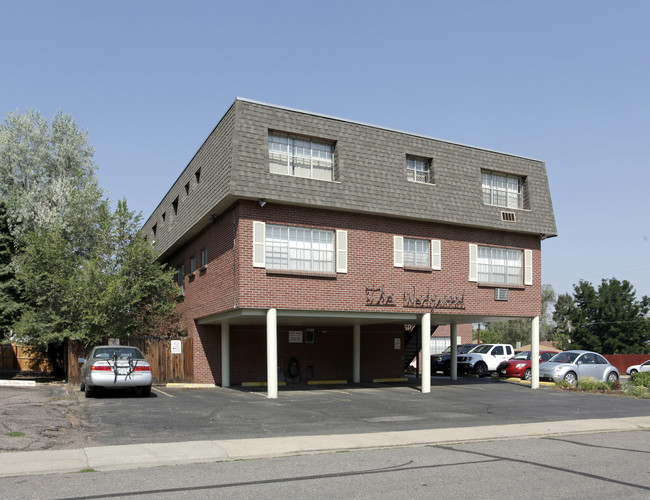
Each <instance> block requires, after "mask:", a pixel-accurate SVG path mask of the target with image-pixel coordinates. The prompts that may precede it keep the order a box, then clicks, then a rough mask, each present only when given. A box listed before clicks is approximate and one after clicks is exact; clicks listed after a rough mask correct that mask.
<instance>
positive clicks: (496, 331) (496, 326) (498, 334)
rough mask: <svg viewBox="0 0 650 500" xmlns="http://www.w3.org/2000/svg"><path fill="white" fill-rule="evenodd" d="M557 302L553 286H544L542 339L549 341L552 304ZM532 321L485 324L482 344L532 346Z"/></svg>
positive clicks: (518, 320)
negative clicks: (518, 343)
mask: <svg viewBox="0 0 650 500" xmlns="http://www.w3.org/2000/svg"><path fill="white" fill-rule="evenodd" d="M553 302H555V292H554V291H553V287H552V286H551V285H542V314H541V316H540V339H548V338H549V337H550V332H551V331H552V324H551V318H550V314H549V310H550V306H551V304H552V303H553ZM531 328H532V326H531V321H530V319H528V318H521V319H511V320H508V321H494V322H490V323H486V324H485V328H484V330H483V331H482V332H481V343H484V344H501V343H505V344H512V345H513V346H516V345H517V342H521V345H526V344H530V336H531Z"/></svg>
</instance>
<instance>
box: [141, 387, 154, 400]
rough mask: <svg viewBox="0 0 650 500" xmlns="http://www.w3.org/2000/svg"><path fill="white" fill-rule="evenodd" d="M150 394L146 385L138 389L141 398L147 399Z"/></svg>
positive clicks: (149, 388)
mask: <svg viewBox="0 0 650 500" xmlns="http://www.w3.org/2000/svg"><path fill="white" fill-rule="evenodd" d="M150 394H151V386H150V385H148V386H146V387H140V396H142V397H143V398H148V397H149V395H150Z"/></svg>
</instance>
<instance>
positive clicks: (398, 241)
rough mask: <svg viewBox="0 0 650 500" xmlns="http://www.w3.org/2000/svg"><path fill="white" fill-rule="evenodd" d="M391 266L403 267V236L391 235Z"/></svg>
mask: <svg viewBox="0 0 650 500" xmlns="http://www.w3.org/2000/svg"><path fill="white" fill-rule="evenodd" d="M393 266H395V267H404V237H403V236H393Z"/></svg>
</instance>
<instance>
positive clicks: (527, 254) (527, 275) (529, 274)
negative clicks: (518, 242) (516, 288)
mask: <svg viewBox="0 0 650 500" xmlns="http://www.w3.org/2000/svg"><path fill="white" fill-rule="evenodd" d="M532 284H533V251H532V250H524V285H532Z"/></svg>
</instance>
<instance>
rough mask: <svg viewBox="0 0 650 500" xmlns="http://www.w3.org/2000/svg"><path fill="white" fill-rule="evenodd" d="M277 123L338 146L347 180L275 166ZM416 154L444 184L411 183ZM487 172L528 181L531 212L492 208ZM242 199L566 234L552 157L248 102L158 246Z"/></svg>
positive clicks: (217, 134) (209, 154) (196, 168)
mask: <svg viewBox="0 0 650 500" xmlns="http://www.w3.org/2000/svg"><path fill="white" fill-rule="evenodd" d="M269 130H272V131H281V132H284V133H288V134H296V135H301V136H309V137H313V138H317V139H323V140H326V141H331V142H332V143H334V144H335V157H336V160H335V163H336V166H337V170H338V173H339V178H338V180H337V181H335V182H328V181H320V180H314V179H306V178H300V177H295V176H289V175H278V174H272V173H270V172H269V164H268V133H269ZM407 155H416V156H421V157H425V158H430V159H431V161H432V169H433V176H434V180H435V184H422V183H415V182H409V181H408V180H407V177H406V156H407ZM482 170H490V171H494V172H499V173H505V174H511V175H516V176H519V177H522V178H524V179H525V186H526V192H525V198H526V206H525V209H522V210H511V209H503V208H501V207H496V206H490V205H485V204H484V203H483V198H482V189H481V171H482ZM197 172H200V177H199V181H198V182H197V176H196V174H197ZM188 188H189V192H187V193H186V191H187V189H188ZM177 197H178V213H177V214H174V209H173V206H172V202H173V201H174V200H175V199H176V198H177ZM239 198H246V199H258V198H264V199H266V200H268V201H272V202H275V203H284V204H292V205H305V206H315V207H321V208H325V209H334V210H342V211H352V212H364V213H372V214H377V215H384V216H390V217H397V218H409V219H420V220H426V221H434V222H440V223H448V224H454V225H463V226H472V227H480V228H488V229H497V230H503V231H513V232H522V233H528V234H539V235H544V237H551V236H556V235H557V231H556V226H555V217H554V214H553V205H552V202H551V195H550V191H549V186H548V179H547V176H546V167H545V165H544V163H543V162H542V161H539V160H534V159H531V158H524V157H521V156H515V155H510V154H506V153H500V152H496V151H489V150H485V149H480V148H476V147H471V146H466V145H462V144H456V143H451V142H447V141H442V140H439V139H433V138H430V137H424V136H419V135H415V134H412V133H407V132H400V131H396V130H391V129H386V128H381V127H375V126H372V125H367V124H363V123H359V122H354V121H349V120H343V119H340V118H334V117H329V116H324V115H317V114H313V113H308V112H305V111H299V110H293V109H288V108H283V107H279V106H273V105H269V104H263V103H259V102H256V101H250V100H246V99H237V100H236V101H235V102H234V103H233V105H232V106H231V107H230V109H229V110H228V112H227V113H226V114H225V115H224V116H223V118H222V119H221V120H220V122H219V124H218V125H217V126H216V127H215V129H214V130H213V131H212V133H211V134H210V136H209V137H208V138H207V139H206V141H205V142H204V143H203V145H202V146H201V148H200V149H199V151H198V152H197V153H196V155H195V156H194V158H192V160H191V161H190V163H189V164H188V166H187V167H186V168H185V170H184V171H183V172H182V173H181V175H180V176H179V178H178V179H177V180H176V182H175V183H174V184H173V186H172V188H171V189H170V190H169V192H168V193H167V194H166V196H165V197H164V198H163V200H162V202H161V203H160V205H159V206H158V207H157V208H156V210H155V211H154V213H153V214H152V215H151V217H150V218H149V220H148V221H147V222H146V223H145V225H144V227H143V231H144V233H145V234H146V235H147V236H148V237H149V238H152V237H153V236H152V228H153V226H154V225H156V236H155V239H156V240H157V248H158V250H159V251H160V252H161V253H162V254H166V253H168V252H169V251H171V250H173V249H174V248H175V247H177V246H178V245H179V244H182V243H183V242H184V241H186V240H188V239H189V238H190V237H191V236H192V235H193V234H195V233H197V232H198V231H199V230H200V229H201V228H202V227H203V226H204V225H205V224H206V223H207V221H208V220H209V218H210V216H211V215H213V214H214V215H217V214H219V213H220V212H221V211H223V210H224V209H225V208H227V207H228V206H229V205H231V204H232V203H233V202H234V201H235V200H236V199H239ZM503 210H507V211H513V212H515V219H516V222H506V221H503V220H502V217H501V212H502V211H503ZM163 213H165V220H164V221H163V220H162V215H163Z"/></svg>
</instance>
